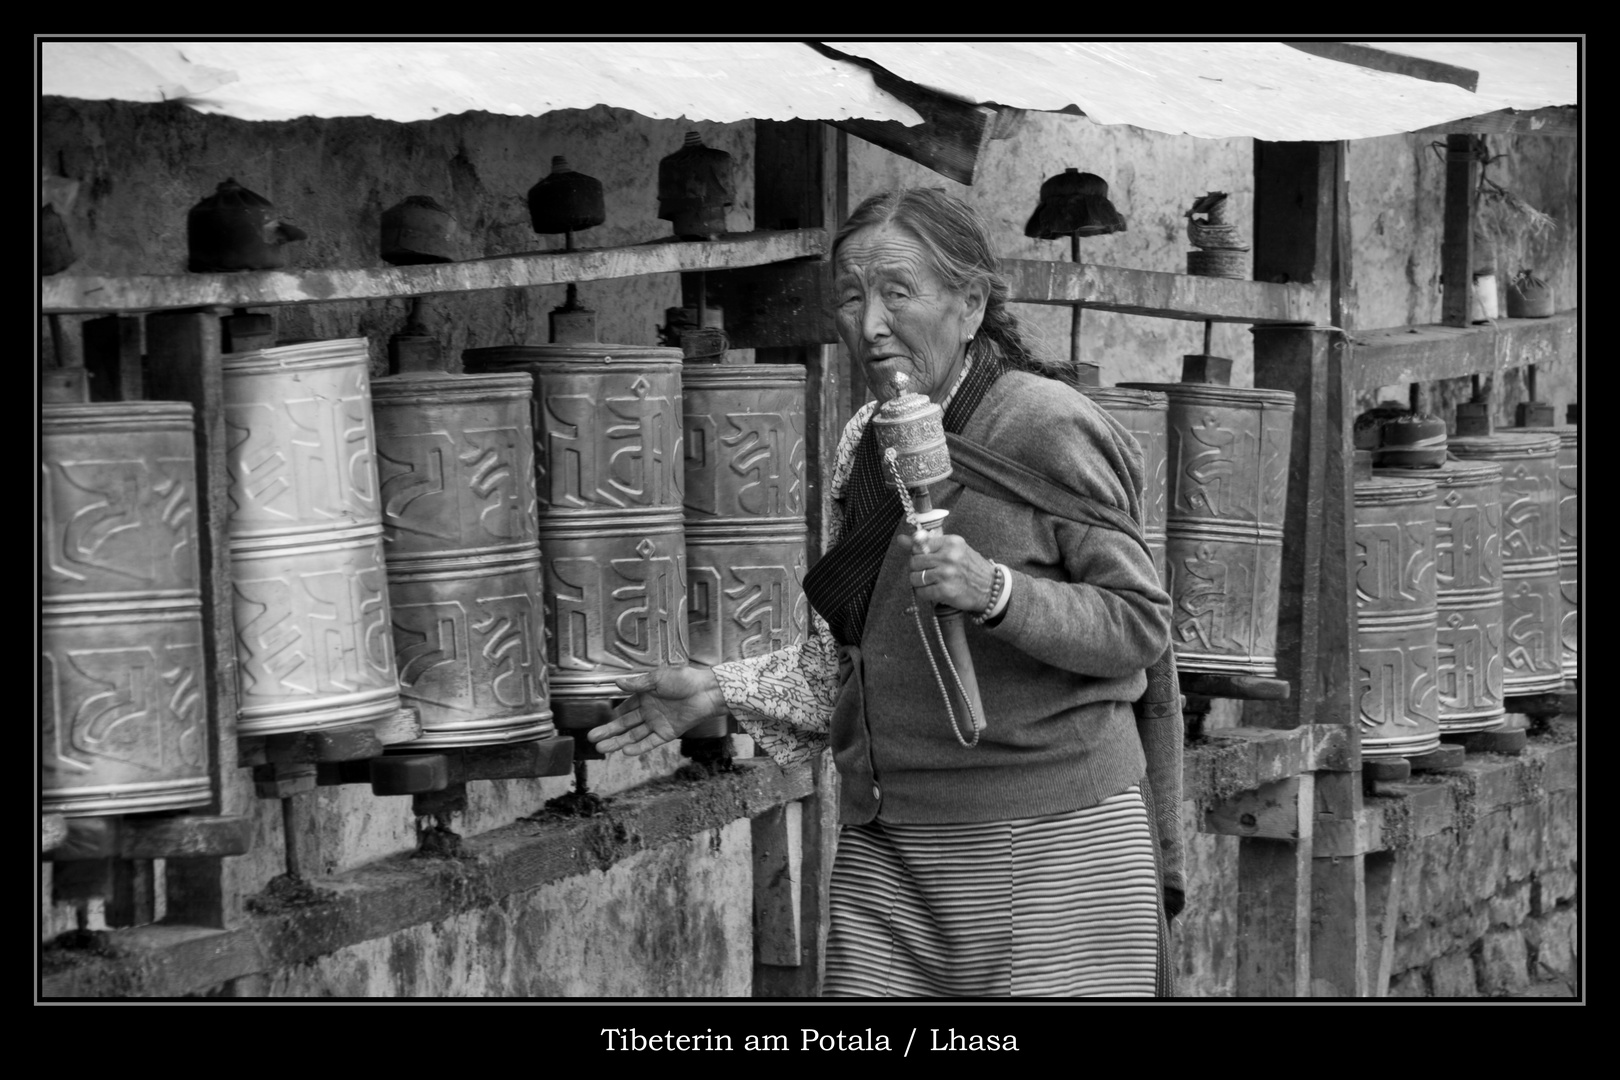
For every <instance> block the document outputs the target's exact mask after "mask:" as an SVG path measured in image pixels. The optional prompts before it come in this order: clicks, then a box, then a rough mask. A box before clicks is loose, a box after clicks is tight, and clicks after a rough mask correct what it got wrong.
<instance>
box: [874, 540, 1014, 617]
mask: <svg viewBox="0 0 1620 1080" xmlns="http://www.w3.org/2000/svg"><path fill="white" fill-rule="evenodd" d="M918 535H919V534H918V533H917V532H916V531H915V530H914V529H912V528H911V526H909V525H906V524H902V525H901V527H900V531H899V532H898V533H896V534H895V537H894V542H895V545H896V546H897V547H899V548H901V549H902V550H904V551H908V552H910V553H911V566H910V570H911V587H912V589H913V590H914V591H915V593H916V595H917V598H918V599H919V600H925V601H927V602H929V603H931V604H949V605H950V606H951V607H953V608H957V609H959V610H961V611H966V612H969V613H971V614H974V615H977V614H979V613H980V612H982V611H984V609H985V607H986V606H987V605H988V604H989V603H990V587H991V586H992V585H993V584H994V583H995V577H996V571H995V567H994V564H992V563H991V562H990V560H989V559H986V558H985V557H984V556H983V555H980V554H979V553H978V552H977V551H974V550H973V549H972V548H971V547H969V546H968V542H967V541H966V540H963V539H962V538H961V537H960V536H955V535H952V534H951V533H937V532H935V533H924V534H921V535H922V539H921V540H918V539H917V537H918Z"/></svg>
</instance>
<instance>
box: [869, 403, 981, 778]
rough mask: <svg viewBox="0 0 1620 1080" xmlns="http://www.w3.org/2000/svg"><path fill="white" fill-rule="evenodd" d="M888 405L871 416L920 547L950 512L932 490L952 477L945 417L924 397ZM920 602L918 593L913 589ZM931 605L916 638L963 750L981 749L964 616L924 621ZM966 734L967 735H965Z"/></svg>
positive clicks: (938, 614) (918, 606)
mask: <svg viewBox="0 0 1620 1080" xmlns="http://www.w3.org/2000/svg"><path fill="white" fill-rule="evenodd" d="M901 391H902V392H901V393H899V394H897V395H896V396H894V397H892V398H890V399H889V400H888V401H886V402H884V403H883V404H882V405H881V406H880V407H879V408H878V411H877V413H876V414H875V415H874V416H873V417H872V424H873V431H874V434H875V436H876V438H877V443H878V446H879V447H880V448H881V449H882V451H883V459H884V462H885V464H886V466H887V467H888V470H889V473H890V475H891V477H892V478H893V479H894V484H895V488H896V490H897V491H898V492H899V494H900V502H901V505H902V506H903V507H904V508H905V511H906V518H907V520H908V521H910V522H911V523H912V525H913V526H914V527H915V528H916V530H917V533H916V538H917V540H918V541H919V542H921V541H923V540H924V539H927V538H930V537H933V536H937V535H939V534H941V533H942V532H943V529H942V528H941V525H942V524H943V522H944V520H945V515H946V511H944V510H935V509H934V508H933V502H932V500H931V498H930V496H929V494H928V486H929V485H930V484H933V483H937V482H938V481H940V480H944V479H946V478H947V477H949V476H950V475H951V456H950V451H949V450H948V449H947V448H946V446H945V425H944V413H943V411H942V410H941V409H940V407H939V406H938V405H935V404H934V403H933V402H931V401H929V400H928V399H927V398H925V397H923V396H922V395H921V394H913V393H907V392H904V387H903V386H902V387H901ZM912 591H913V596H914V597H915V593H916V590H915V589H913V590H912ZM925 607H927V605H925V604H923V603H921V602H917V603H913V605H912V610H913V612H914V614H915V615H916V619H917V633H918V634H919V635H920V636H921V637H922V640H923V645H924V648H925V651H926V655H927V657H928V663H929V665H930V667H932V668H933V674H934V682H935V683H936V684H937V685H938V686H939V690H940V695H941V696H942V697H943V699H944V701H945V708H946V712H947V713H948V715H949V716H950V720H951V728H952V732H953V733H954V734H955V736H956V739H957V741H958V742H959V743H961V744H962V745H963V746H968V747H971V746H977V745H978V742H979V732H981V731H983V730H984V726H985V721H984V706H983V704H982V703H981V702H980V700H979V683H978V679H977V678H975V676H974V672H973V657H972V655H971V654H970V653H969V652H968V647H967V630H966V628H965V627H964V626H963V624H962V612H961V611H959V610H958V609H956V608H954V607H951V606H950V605H948V604H936V605H934V607H933V608H932V610H931V611H930V612H929V617H928V618H924V617H923V611H924V608H925ZM964 729H965V730H966V731H967V732H968V734H966V735H964V734H963V731H964Z"/></svg>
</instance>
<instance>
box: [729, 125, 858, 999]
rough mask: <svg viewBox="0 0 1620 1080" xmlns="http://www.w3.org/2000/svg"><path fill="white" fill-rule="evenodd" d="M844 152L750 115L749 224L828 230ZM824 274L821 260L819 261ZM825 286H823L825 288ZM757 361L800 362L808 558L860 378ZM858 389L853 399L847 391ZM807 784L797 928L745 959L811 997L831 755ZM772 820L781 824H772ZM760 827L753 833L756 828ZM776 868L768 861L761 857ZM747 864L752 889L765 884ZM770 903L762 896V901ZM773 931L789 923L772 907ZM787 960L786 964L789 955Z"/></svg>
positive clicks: (821, 358) (786, 352)
mask: <svg viewBox="0 0 1620 1080" xmlns="http://www.w3.org/2000/svg"><path fill="white" fill-rule="evenodd" d="M848 169H849V154H848V144H847V136H846V135H844V134H843V133H842V132H839V131H835V130H834V129H832V128H831V127H829V126H827V125H825V124H821V123H817V122H815V121H806V120H790V121H784V122H777V121H765V120H760V121H756V122H755V124H754V207H755V209H754V222H755V227H756V228H764V229H772V228H818V227H819V228H823V229H825V230H826V231H827V232H828V234H829V236H830V234H831V233H833V232H834V231H835V230H836V229H837V228H838V226H839V225H841V224H842V223H843V221H844V218H845V216H846V215H847V214H848V211H849V207H848V201H849V179H848ZM822 272H823V274H824V279H825V280H827V281H828V282H830V280H831V275H832V267H831V263H830V262H824V263H823V264H822ZM830 292H831V290H830V288H829V289H828V290H826V294H827V295H830ZM755 359H756V361H757V362H758V363H779V364H780V363H798V364H803V365H805V369H806V371H805V375H806V380H807V383H808V385H807V387H806V399H805V429H806V430H805V444H806V445H805V466H806V469H805V472H806V477H805V480H806V487H807V490H806V492H805V496H806V507H805V508H806V517H807V518H808V521H807V526H808V532H809V536H808V541H809V543H808V547H809V552H808V554H809V562H810V563H811V565H814V563H815V561H816V560H817V559H819V558H820V557H821V554H822V551H823V549H824V546H825V543H826V539H827V534H826V507H827V504H828V499H829V495H828V492H827V487H826V485H827V484H828V483H829V482H830V481H831V479H832V465H833V455H834V452H835V451H836V450H837V447H838V437H839V435H840V433H842V431H843V429H844V424H845V423H846V422H847V421H848V420H849V417H850V414H851V409H852V408H853V407H854V406H858V405H859V404H860V401H861V400H863V399H864V398H865V386H864V381H863V382H862V384H861V385H860V386H859V387H858V388H857V387H856V386H855V385H854V382H855V380H853V379H852V378H851V373H850V370H849V364H848V359H847V357H844V356H843V354H842V352H841V350H840V348H839V346H836V345H829V344H822V343H810V342H806V343H804V344H802V345H796V346H789V347H783V348H760V349H757V350H756V351H755ZM857 393H858V394H859V398H857V399H855V400H853V401H852V398H854V395H855V394H857ZM814 769H815V776H816V787H815V793H814V794H813V795H812V796H810V797H809V798H807V799H804V800H803V801H802V803H801V804H800V808H799V813H798V818H799V823H798V832H799V852H800V854H799V870H798V877H797V889H796V895H797V902H798V904H799V909H798V913H797V914H798V919H797V924H796V934H795V935H793V939H792V940H786V939H785V938H784V936H783V935H782V934H780V933H777V932H775V931H773V930H767V931H766V932H765V933H764V934H762V936H761V938H760V940H758V941H757V942H756V945H757V946H758V951H757V953H756V963H755V968H754V996H756V997H815V996H816V995H818V994H819V993H820V992H821V978H822V973H823V972H824V971H825V969H826V955H825V951H826V945H827V924H828V909H827V893H828V884H829V882H830V880H831V876H832V861H833V854H834V850H835V847H836V845H837V842H838V789H837V782H838V778H837V774H836V772H835V771H834V769H833V765H832V757H831V755H830V754H822V755H821V756H820V757H819V758H818V759H817V760H816V762H815V763H814ZM761 820H762V821H763V822H764V824H763V825H762V826H757V827H756V833H755V836H756V839H761V840H763V841H764V842H772V841H773V840H774V841H775V842H780V843H785V842H786V837H785V834H784V832H783V830H785V829H788V828H791V827H792V823H791V821H790V820H789V815H787V814H786V813H784V814H783V815H782V821H781V822H780V823H776V822H773V821H770V820H766V819H761ZM778 824H779V825H780V827H778ZM761 828H762V829H763V830H764V832H763V833H761V832H760V831H759V829H761ZM764 869H765V871H766V873H767V874H771V873H775V870H774V869H773V864H770V863H769V862H768V861H767V863H766V864H765V866H764ZM760 870H761V866H760V865H758V864H756V867H755V872H756V880H755V890H756V896H758V895H759V890H760V889H761V887H762V886H765V893H766V895H767V897H768V896H769V895H771V894H772V892H773V890H772V889H771V888H770V887H769V884H770V883H769V882H763V883H762V882H761V881H760V880H759V879H758V876H757V875H758V874H759V872H760ZM767 907H769V902H767ZM775 925H776V928H777V930H779V929H780V928H781V927H784V926H792V925H794V923H793V920H792V919H791V918H789V919H783V918H782V917H781V913H780V912H778V913H777V917H776V920H775ZM790 960H792V961H793V962H792V963H789V961H790Z"/></svg>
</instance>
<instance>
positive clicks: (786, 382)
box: [682, 364, 809, 665]
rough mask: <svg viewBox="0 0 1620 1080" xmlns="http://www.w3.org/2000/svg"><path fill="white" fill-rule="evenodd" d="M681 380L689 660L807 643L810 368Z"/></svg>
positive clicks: (744, 368)
mask: <svg viewBox="0 0 1620 1080" xmlns="http://www.w3.org/2000/svg"><path fill="white" fill-rule="evenodd" d="M682 377H683V380H684V381H683V385H682V395H683V400H684V403H685V405H684V407H685V426H686V433H685V444H686V445H685V450H686V511H685V512H686V575H687V607H686V619H687V628H688V634H689V640H690V645H691V656H692V659H693V660H695V661H698V662H699V663H703V664H709V665H713V664H718V663H722V662H726V661H731V660H740V659H743V658H745V657H750V656H758V655H761V654H763V653H767V652H773V651H775V650H777V649H780V648H783V647H785V646H788V645H796V644H799V643H801V642H803V641H804V640H805V639H806V637H807V635H808V633H809V607H808V604H807V601H806V600H805V596H804V575H805V572H806V561H807V552H806V547H805V477H804V446H805V444H804V433H805V405H804V389H805V372H804V369H803V368H802V367H798V366H796V365H785V364H758V365H713V366H698V365H688V366H687V368H686V369H685V371H684V372H683V376H682Z"/></svg>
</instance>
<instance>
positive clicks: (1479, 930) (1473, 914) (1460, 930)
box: [1435, 904, 1491, 952]
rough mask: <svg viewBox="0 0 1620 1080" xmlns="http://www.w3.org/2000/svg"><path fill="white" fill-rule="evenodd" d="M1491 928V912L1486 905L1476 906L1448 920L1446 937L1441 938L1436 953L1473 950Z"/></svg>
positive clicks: (1445, 930)
mask: <svg viewBox="0 0 1620 1080" xmlns="http://www.w3.org/2000/svg"><path fill="white" fill-rule="evenodd" d="M1490 928H1491V917H1490V911H1489V910H1488V909H1487V908H1486V906H1485V905H1484V904H1476V905H1475V906H1474V907H1471V908H1468V909H1467V910H1466V911H1462V912H1459V913H1458V914H1456V915H1453V916H1452V917H1451V918H1450V919H1447V920H1446V923H1445V928H1444V935H1443V936H1442V937H1441V938H1440V940H1439V942H1438V944H1437V946H1436V949H1435V951H1436V952H1449V951H1451V950H1454V949H1472V948H1473V947H1474V944H1475V942H1477V941H1479V939H1480V938H1482V937H1484V936H1485V931H1487V930H1489V929H1490Z"/></svg>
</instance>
